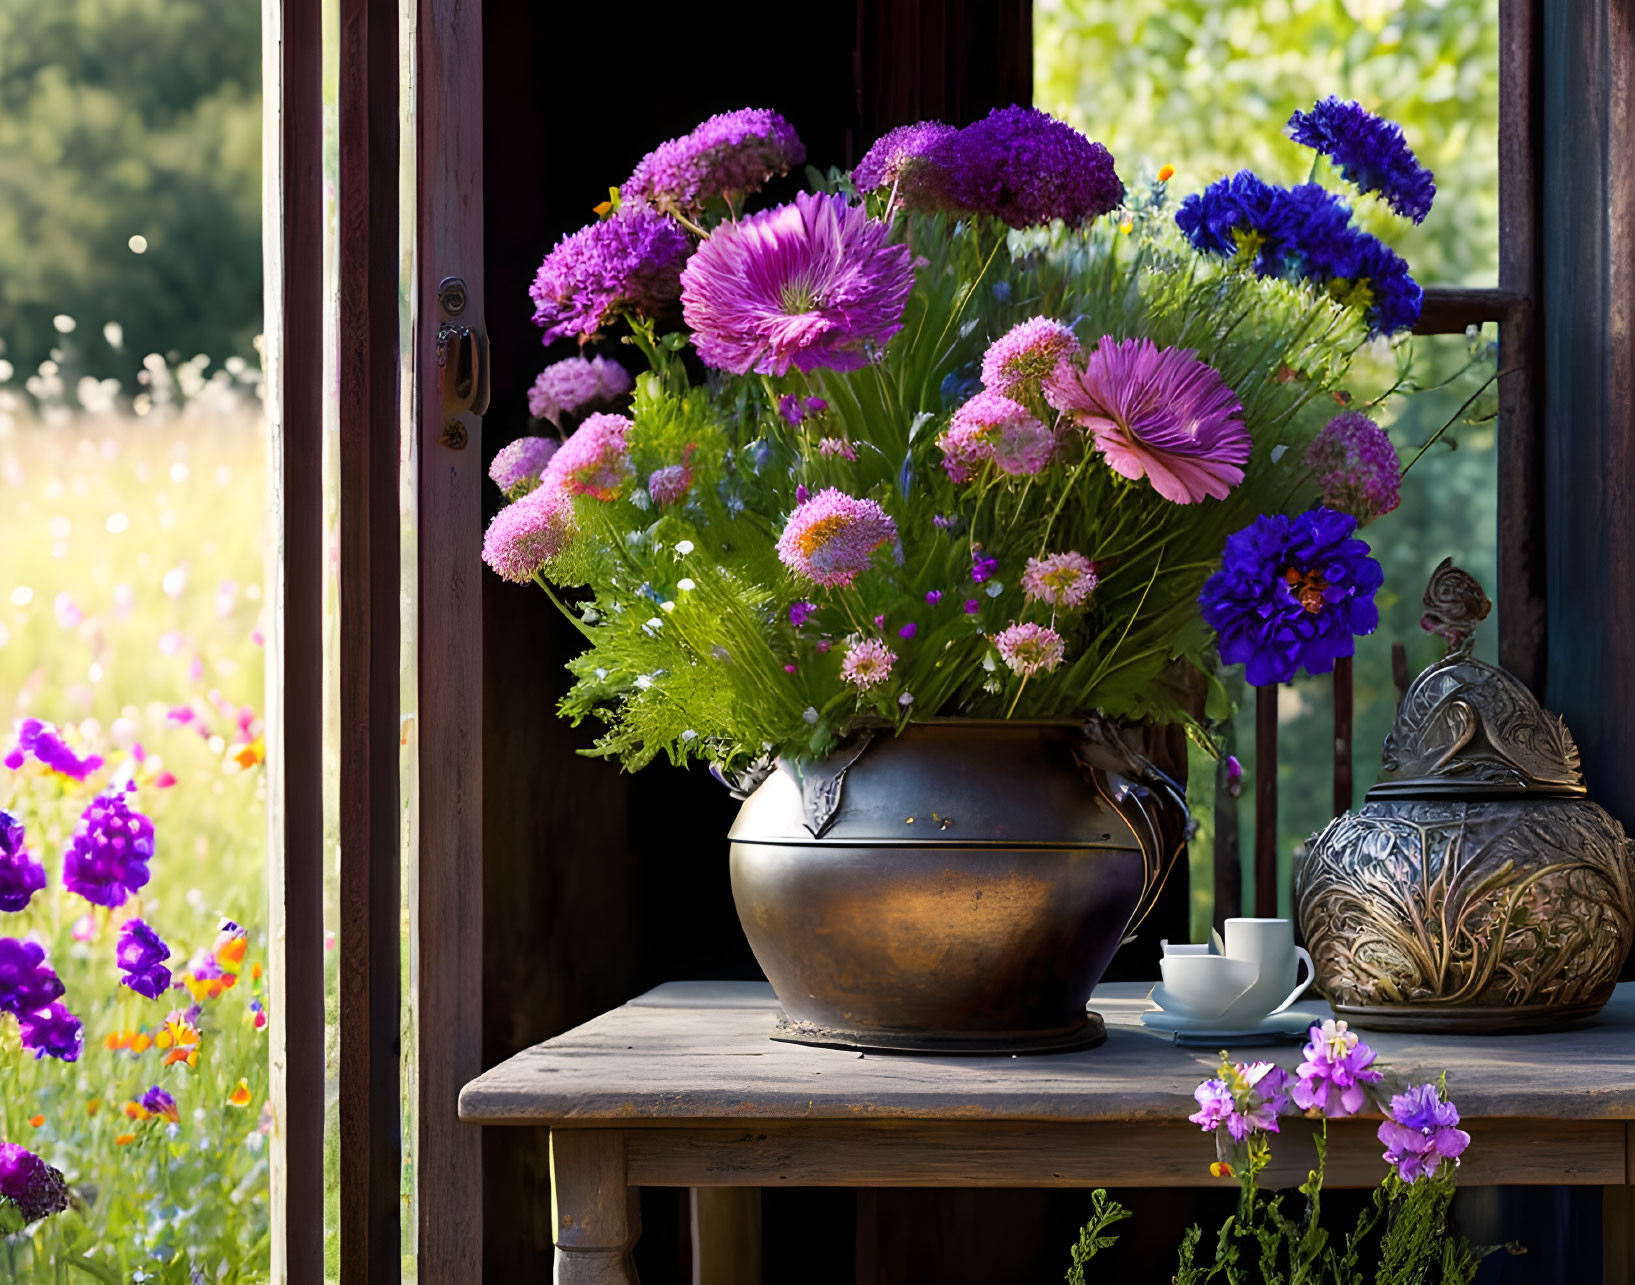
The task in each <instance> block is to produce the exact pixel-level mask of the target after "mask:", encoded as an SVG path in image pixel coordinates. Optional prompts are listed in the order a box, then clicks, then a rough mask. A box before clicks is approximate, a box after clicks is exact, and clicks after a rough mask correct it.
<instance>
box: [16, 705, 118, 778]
mask: <svg viewBox="0 0 1635 1285" xmlns="http://www.w3.org/2000/svg"><path fill="white" fill-rule="evenodd" d="M30 758H32V759H33V760H34V761H35V762H37V763H39V764H40V765H41V766H42V767H46V768H49V769H50V770H51V771H53V772H60V773H61V774H62V775H63V776H66V777H70V778H72V779H73V780H75V781H83V780H84V779H85V778H86V777H88V776H89V775H91V773H92V772H95V771H96V770H97V769H98V768H99V767H101V766H102V762H103V760H102V756H101V755H100V754H88V755H86V756H85V757H83V758H81V757H80V756H79V755H78V754H76V753H74V751H73V750H71V749H69V748H68V743H67V742H66V741H64V740H63V739H62V734H61V733H60V732H58V731H57V729H56V728H55V727H53V726H52V725H51V724H50V723H47V722H43V721H42V720H40V719H38V718H25V719H20V720H19V721H18V723H17V743H16V744H15V745H13V746H12V748H11V750H10V752H9V753H8V754H7V755H6V758H5V763H6V766H7V767H9V768H10V769H11V770H12V771H14V772H15V771H17V770H18V769H19V768H21V767H22V766H23V764H24V763H26V762H27V761H28V760H29V759H30Z"/></svg>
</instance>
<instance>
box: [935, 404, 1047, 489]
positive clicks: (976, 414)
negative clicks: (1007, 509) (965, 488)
mask: <svg viewBox="0 0 1635 1285" xmlns="http://www.w3.org/2000/svg"><path fill="white" fill-rule="evenodd" d="M937 445H938V446H940V447H941V448H942V453H943V461H942V466H943V469H944V470H945V471H946V472H947V474H948V477H949V480H950V481H952V482H955V483H959V482H964V481H966V480H968V479H969V478H970V476H971V472H972V470H973V469H976V468H979V467H981V465H982V463H983V462H984V461H986V460H992V461H993V462H994V464H995V465H997V466H998V468H999V470H1000V471H1001V472H1003V473H1008V474H1010V475H1011V476H1013V477H1021V476H1031V475H1033V474H1035V473H1038V472H1040V471H1042V470H1043V469H1044V467H1045V466H1046V465H1047V464H1049V463H1050V459H1051V456H1052V455H1054V454H1055V453H1056V433H1055V430H1054V429H1052V428H1050V427H1049V426H1048V425H1046V424H1043V423H1041V422H1040V421H1039V420H1038V419H1037V418H1036V417H1035V416H1034V414H1033V412H1032V411H1030V410H1029V409H1028V408H1027V407H1026V406H1023V405H1022V404H1021V403H1019V402H1013V401H1012V400H1011V399H1010V398H1009V397H1005V396H1002V395H1001V394H999V393H995V392H989V391H987V390H986V389H985V390H983V391H982V392H980V393H978V394H976V396H974V397H972V398H971V399H970V400H969V401H968V402H966V403H965V404H964V405H963V406H961V407H960V408H959V409H958V410H957V411H955V412H954V416H953V419H952V420H950V421H949V425H948V431H947V432H946V433H944V434H943V435H942V436H941V437H940V438H938V439H937Z"/></svg>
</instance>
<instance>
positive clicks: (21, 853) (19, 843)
mask: <svg viewBox="0 0 1635 1285" xmlns="http://www.w3.org/2000/svg"><path fill="white" fill-rule="evenodd" d="M44 887H45V867H44V866H42V865H41V864H40V863H39V862H38V861H36V860H34V858H33V857H32V856H30V855H29V851H28V848H27V847H26V846H25V845H24V842H23V823H22V822H21V821H19V820H18V819H17V818H16V817H14V816H12V814H11V813H9V812H7V811H5V810H4V809H0V910H3V911H7V912H10V913H12V914H15V913H16V912H17V911H19V910H27V909H28V903H29V902H30V901H31V900H33V898H34V894H35V893H37V892H39V891H40V889H42V888H44Z"/></svg>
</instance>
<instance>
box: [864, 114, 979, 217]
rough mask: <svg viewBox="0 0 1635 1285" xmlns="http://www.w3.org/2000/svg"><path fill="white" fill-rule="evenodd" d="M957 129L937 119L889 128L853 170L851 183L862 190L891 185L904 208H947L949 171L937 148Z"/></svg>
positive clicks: (953, 135) (898, 201)
mask: <svg viewBox="0 0 1635 1285" xmlns="http://www.w3.org/2000/svg"><path fill="white" fill-rule="evenodd" d="M958 133H959V130H957V129H955V128H954V127H953V126H952V125H944V124H943V123H942V122H941V121H935V120H923V121H920V122H918V123H917V124H913V125H899V126H897V128H896V129H892V130H887V131H886V132H885V133H884V134H882V135H880V137H879V138H877V139H875V141H874V146H873V147H871V148H869V150H868V152H867V153H866V154H865V155H864V157H863V159H862V160H861V161H859V162H858V164H857V168H856V169H855V170H853V171H852V183H853V184H854V185H855V186H856V188H857V190H858V191H859V192H873V191H877V190H878V189H880V188H890V189H892V190H893V191H894V193H895V196H896V201H897V204H899V205H901V206H903V207H904V208H905V209H910V210H925V211H932V210H941V209H946V208H947V207H948V206H949V204H950V199H949V193H948V192H947V190H946V184H947V179H948V172H947V170H946V168H945V163H944V161H943V160H941V159H939V151H938V149H939V147H940V145H941V144H943V143H946V142H948V141H949V140H951V139H953V138H954V137H955V136H956V135H958Z"/></svg>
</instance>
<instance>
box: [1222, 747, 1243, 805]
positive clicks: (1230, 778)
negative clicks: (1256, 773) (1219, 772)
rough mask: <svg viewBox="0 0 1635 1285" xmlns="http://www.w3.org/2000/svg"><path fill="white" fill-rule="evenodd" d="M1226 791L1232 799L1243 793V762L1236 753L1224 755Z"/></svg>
mask: <svg viewBox="0 0 1635 1285" xmlns="http://www.w3.org/2000/svg"><path fill="white" fill-rule="evenodd" d="M1226 792H1227V793H1228V794H1230V795H1231V796H1232V797H1233V798H1234V799H1235V798H1237V797H1238V796H1239V795H1240V794H1242V793H1243V764H1242V763H1239V762H1238V756H1237V755H1236V754H1228V755H1227V756H1226Z"/></svg>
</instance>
